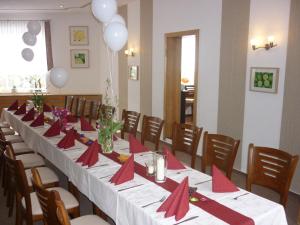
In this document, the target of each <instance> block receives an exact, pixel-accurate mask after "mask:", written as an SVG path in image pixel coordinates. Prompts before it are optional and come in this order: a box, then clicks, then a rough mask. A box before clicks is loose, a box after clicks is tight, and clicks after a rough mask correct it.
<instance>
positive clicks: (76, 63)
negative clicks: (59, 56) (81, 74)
mask: <svg viewBox="0 0 300 225" xmlns="http://www.w3.org/2000/svg"><path fill="white" fill-rule="evenodd" d="M71 67H72V68H87V67H89V50H88V49H72V50H71Z"/></svg>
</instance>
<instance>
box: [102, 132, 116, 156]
mask: <svg viewBox="0 0 300 225" xmlns="http://www.w3.org/2000/svg"><path fill="white" fill-rule="evenodd" d="M102 142H103V143H100V144H101V147H102V152H103V153H104V154H110V153H112V152H113V148H114V141H113V134H111V135H109V136H108V137H107V138H104V139H103V141H102Z"/></svg>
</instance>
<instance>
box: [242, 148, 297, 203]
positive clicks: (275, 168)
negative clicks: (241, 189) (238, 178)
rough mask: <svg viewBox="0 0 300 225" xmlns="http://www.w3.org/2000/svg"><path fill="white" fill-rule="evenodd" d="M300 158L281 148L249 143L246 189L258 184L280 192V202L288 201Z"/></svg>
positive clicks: (249, 189)
mask: <svg viewBox="0 0 300 225" xmlns="http://www.w3.org/2000/svg"><path fill="white" fill-rule="evenodd" d="M298 160H299V156H298V155H296V156H292V155H290V154H288V153H287V152H284V151H282V150H279V149H274V148H268V147H258V146H254V145H253V144H250V145H249V155H248V174H247V183H246V189H247V190H248V191H251V185H252V184H257V185H261V186H264V187H267V188H270V189H272V190H274V191H276V192H278V193H279V194H280V204H282V205H283V206H284V207H285V206H286V203H287V198H288V192H289V189H290V185H291V182H292V178H293V175H294V172H295V169H296V166H297V163H298Z"/></svg>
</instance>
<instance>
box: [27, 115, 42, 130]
mask: <svg viewBox="0 0 300 225" xmlns="http://www.w3.org/2000/svg"><path fill="white" fill-rule="evenodd" d="M30 126H31V127H38V126H44V113H41V114H40V115H38V117H37V118H36V119H35V120H34V121H33V122H32V123H31V124H30Z"/></svg>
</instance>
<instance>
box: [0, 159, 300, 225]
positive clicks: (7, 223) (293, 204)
mask: <svg viewBox="0 0 300 225" xmlns="http://www.w3.org/2000/svg"><path fill="white" fill-rule="evenodd" d="M177 157H178V158H179V159H181V160H182V161H183V162H186V163H187V164H188V163H189V160H190V158H189V156H187V155H185V154H183V153H178V154H177ZM49 166H50V167H51V168H53V169H54V170H55V171H56V172H57V174H58V175H59V177H60V181H61V183H60V184H61V186H62V187H65V188H67V178H66V177H65V176H64V175H63V174H62V173H61V172H60V171H58V170H57V169H55V168H54V166H52V165H50V164H49ZM196 169H198V170H200V160H199V159H197V161H196ZM245 178H246V177H245V175H244V174H241V173H239V172H233V176H232V180H233V181H234V183H236V184H237V185H238V186H239V187H241V188H245V182H246V179H245ZM0 190H1V192H0V225H13V224H15V222H14V221H15V216H13V217H11V218H8V209H7V208H6V206H5V202H6V198H5V197H4V196H3V192H2V189H0ZM253 192H254V193H256V194H258V195H260V196H263V197H265V198H268V199H270V200H273V201H276V202H278V200H279V197H278V194H276V193H275V192H273V191H271V190H269V189H265V188H262V187H258V186H253ZM299 208H300V197H299V196H298V195H296V194H293V193H290V194H289V198H288V205H287V208H286V215H287V220H288V224H289V225H297V222H296V220H297V215H298V211H299ZM80 211H81V215H87V214H92V204H91V203H90V201H89V200H88V199H87V198H86V197H85V196H83V195H81V196H80ZM110 223H111V224H113V222H112V221H110ZM36 224H37V225H40V224H41V225H42V224H43V223H41V222H40V223H36ZM266 225H267V224H266Z"/></svg>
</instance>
